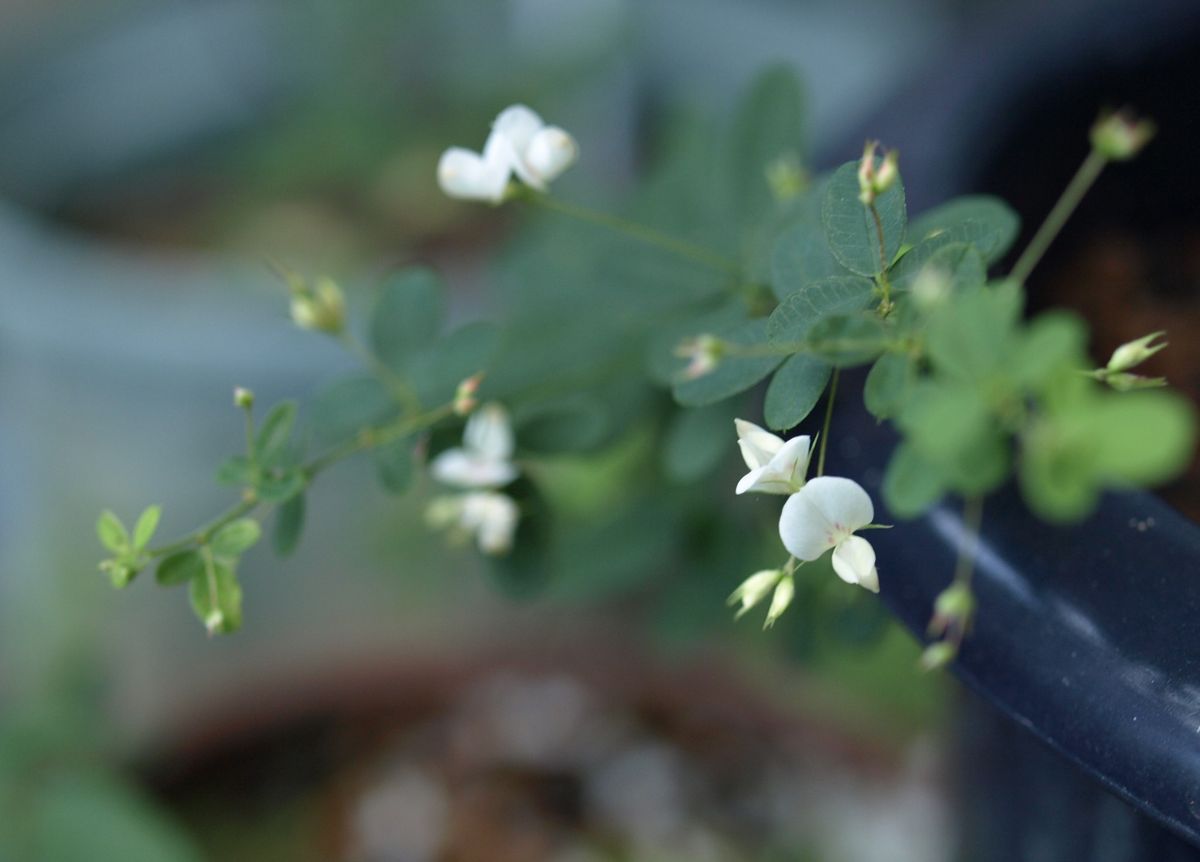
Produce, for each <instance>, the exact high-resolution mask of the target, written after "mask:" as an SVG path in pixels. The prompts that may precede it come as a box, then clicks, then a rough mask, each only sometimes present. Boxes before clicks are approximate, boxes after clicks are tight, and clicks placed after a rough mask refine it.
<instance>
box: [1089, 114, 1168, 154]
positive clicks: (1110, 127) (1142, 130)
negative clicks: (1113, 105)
mask: <svg viewBox="0 0 1200 862" xmlns="http://www.w3.org/2000/svg"><path fill="white" fill-rule="evenodd" d="M1155 131H1157V129H1156V127H1155V125H1154V123H1153V122H1152V121H1151V120H1144V119H1143V120H1139V119H1137V118H1136V117H1135V116H1134V114H1133V112H1132V111H1130V110H1129V109H1128V108H1122V109H1121V110H1119V111H1113V112H1111V113H1106V114H1101V115H1100V118H1099V119H1098V120H1096V122H1095V123H1094V124H1093V125H1092V133H1091V138H1092V149H1094V150H1095V151H1096V152H1098V153H1099V154H1100V155H1102V156H1104V157H1105V158H1106V159H1110V160H1112V161H1118V162H1123V161H1127V160H1129V159H1132V158H1133V157H1134V156H1136V155H1137V154H1138V153H1139V152H1141V150H1142V148H1143V147H1145V146H1146V144H1148V143H1150V139H1151V138H1153V137H1154V133H1155Z"/></svg>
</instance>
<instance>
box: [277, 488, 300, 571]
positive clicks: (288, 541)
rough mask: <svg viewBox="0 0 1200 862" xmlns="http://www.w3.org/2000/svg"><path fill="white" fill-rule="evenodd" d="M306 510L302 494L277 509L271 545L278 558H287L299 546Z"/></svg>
mask: <svg viewBox="0 0 1200 862" xmlns="http://www.w3.org/2000/svg"><path fill="white" fill-rule="evenodd" d="M306 508H307V504H306V503H305V497H304V494H297V495H295V496H294V497H292V498H291V499H290V500H288V501H287V502H286V503H284V504H283V505H282V506H280V507H279V511H278V512H277V513H276V515H275V530H274V532H273V533H272V535H271V544H272V546H273V547H274V548H275V553H276V554H278V555H279V556H281V557H286V556H288V555H289V554H291V553H292V551H294V550H296V546H297V545H299V544H300V536H301V535H302V534H303V533H304V515H305V509H306Z"/></svg>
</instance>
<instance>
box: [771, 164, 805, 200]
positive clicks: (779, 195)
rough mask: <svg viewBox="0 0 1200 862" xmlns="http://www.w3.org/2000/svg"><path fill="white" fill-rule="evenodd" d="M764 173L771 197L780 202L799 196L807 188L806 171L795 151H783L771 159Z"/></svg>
mask: <svg viewBox="0 0 1200 862" xmlns="http://www.w3.org/2000/svg"><path fill="white" fill-rule="evenodd" d="M766 175H767V187H768V188H770V189H771V197H773V198H774V199H775V200H777V201H779V202H780V203H786V202H787V201H790V200H792V199H794V198H797V197H799V196H800V195H802V194H803V193H804V191H805V189H807V188H808V173H807V172H806V171H805V170H804V167H803V166H802V165H801V164H800V161H799V159H797V158H796V154H795V153H785V154H783V155H781V156H779V158H777V159H774V160H773V161H771V162H770V163H769V164H768V165H767V170H766Z"/></svg>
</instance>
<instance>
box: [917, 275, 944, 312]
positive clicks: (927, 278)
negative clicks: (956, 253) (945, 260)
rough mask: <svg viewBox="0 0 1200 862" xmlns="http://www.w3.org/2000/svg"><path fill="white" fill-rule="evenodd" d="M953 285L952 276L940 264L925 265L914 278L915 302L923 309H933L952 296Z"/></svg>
mask: <svg viewBox="0 0 1200 862" xmlns="http://www.w3.org/2000/svg"><path fill="white" fill-rule="evenodd" d="M952 289H953V285H952V284H951V281H950V276H949V275H948V274H947V273H946V271H945V270H944V269H942V268H941V267H939V266H929V265H925V266H923V267H921V269H920V271H919V272H918V273H917V277H916V278H915V279H913V286H912V298H913V302H915V303H916V304H917V306H918V307H919V308H920V309H921V310H922V311H933V309H935V308H937V307H938V306H939V305H941V304H942V303H943V302H945V301H946V299H947V298H949V296H950V291H951V290H952Z"/></svg>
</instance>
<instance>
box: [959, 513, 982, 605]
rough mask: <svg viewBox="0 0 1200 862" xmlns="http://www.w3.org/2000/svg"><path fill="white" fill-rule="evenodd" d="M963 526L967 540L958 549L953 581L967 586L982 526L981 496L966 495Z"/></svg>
mask: <svg viewBox="0 0 1200 862" xmlns="http://www.w3.org/2000/svg"><path fill="white" fill-rule="evenodd" d="M963 526H965V527H966V528H967V540H966V541H965V542H964V543H963V544H962V546H961V547H960V548H959V549H958V560H957V561H956V562H955V564H954V581H955V583H960V584H963V585H964V586H966V587H968V588H969V587H970V586H971V577H972V576H973V575H974V573H975V551H976V549H977V548H978V546H979V530H980V527H982V526H983V497H981V496H978V495H976V496H973V497H967V499H966V500H965V501H964V502H963Z"/></svg>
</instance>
